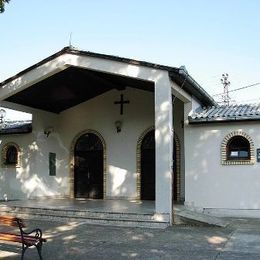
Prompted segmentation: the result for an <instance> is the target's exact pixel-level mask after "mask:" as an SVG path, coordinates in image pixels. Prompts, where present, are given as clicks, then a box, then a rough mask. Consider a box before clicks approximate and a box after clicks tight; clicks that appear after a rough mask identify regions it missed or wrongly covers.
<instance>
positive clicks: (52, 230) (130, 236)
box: [0, 220, 260, 260]
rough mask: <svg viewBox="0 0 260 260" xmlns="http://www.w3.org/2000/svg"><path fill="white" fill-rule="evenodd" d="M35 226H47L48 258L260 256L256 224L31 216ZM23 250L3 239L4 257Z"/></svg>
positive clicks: (0, 253) (30, 254)
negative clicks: (117, 222)
mask: <svg viewBox="0 0 260 260" xmlns="http://www.w3.org/2000/svg"><path fill="white" fill-rule="evenodd" d="M34 227H40V228H42V230H43V233H44V236H46V237H47V240H48V241H47V243H46V244H44V246H43V259H44V260H49V259H50V260H52V259H54V260H59V259H66V260H70V259H72V260H74V259H75V260H77V259H79V260H80V259H82V260H85V259H113V260H114V259H175V260H176V259H177V260H178V259H182V260H183V259H184V260H186V259H187V260H188V259H189V260H190V259H214V260H215V259H217V260H218V259H221V260H223V259H260V257H259V256H260V252H259V247H258V242H260V228H258V229H256V228H255V226H254V229H252V230H251V229H242V230H241V229H238V228H234V229H233V228H213V227H197V226H175V227H169V228H167V229H165V230H162V229H142V228H120V227H110V226H94V225H87V224H84V223H77V222H70V223H65V222H57V221H38V220H37V221H36V220H34V221H29V223H28V229H33V228H34ZM238 248H239V249H240V250H239V251H238ZM20 253H21V251H20V248H19V247H18V246H17V245H6V244H3V243H0V259H10V260H16V259H20ZM241 256H243V257H241ZM257 257H258V258H257ZM26 259H28V260H29V259H33V260H34V259H38V256H37V251H36V249H35V248H33V249H30V250H28V251H27V252H26V255H25V259H24V260H26Z"/></svg>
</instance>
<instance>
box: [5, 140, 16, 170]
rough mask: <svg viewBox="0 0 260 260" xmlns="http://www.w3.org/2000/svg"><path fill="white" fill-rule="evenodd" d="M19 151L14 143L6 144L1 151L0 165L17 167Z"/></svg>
mask: <svg viewBox="0 0 260 260" xmlns="http://www.w3.org/2000/svg"><path fill="white" fill-rule="evenodd" d="M19 156H20V149H19V146H18V145H17V144H15V143H7V144H6V145H5V146H4V147H3V150H2V165H3V166H4V167H18V166H19V161H20V158H19Z"/></svg>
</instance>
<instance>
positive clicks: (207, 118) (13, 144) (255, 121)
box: [0, 47, 260, 218]
mask: <svg viewBox="0 0 260 260" xmlns="http://www.w3.org/2000/svg"><path fill="white" fill-rule="evenodd" d="M0 88H1V89H0V100H1V106H3V107H5V108H10V109H15V110H18V111H23V112H27V113H31V114H32V122H31V124H27V125H26V126H25V127H23V128H20V130H21V131H19V129H18V131H17V130H10V131H9V130H8V128H7V129H4V128H3V129H2V130H1V131H0V134H1V136H0V140H1V144H0V149H1V162H0V163H1V165H0V167H1V171H0V200H4V199H8V200H17V199H33V198H43V197H46V198H60V197H61V198H85V199H98V200H108V199H116V200H133V199H134V200H140V201H142V200H152V201H155V208H154V211H155V213H164V214H168V215H169V216H170V218H171V216H172V212H173V205H174V204H176V203H178V204H184V205H186V206H187V207H191V208H197V209H203V210H206V211H210V210H212V211H217V210H219V211H221V210H223V211H225V210H231V211H232V210H233V212H234V211H235V210H237V211H243V210H251V212H252V211H254V212H256V213H257V212H259V211H260V167H259V165H260V163H259V162H258V161H259V160H260V157H259V156H260V152H259V154H258V151H259V150H258V148H259V147H260V126H259V120H260V106H257V105H240V106H228V107H224V106H218V105H217V104H216V102H215V101H214V99H213V98H212V97H211V96H210V95H209V94H208V93H207V92H206V91H205V90H204V89H203V88H202V87H201V86H200V85H199V84H198V83H197V82H196V81H195V80H194V79H193V78H192V77H191V76H190V75H189V74H188V72H187V71H186V69H185V67H180V68H174V67H168V66H162V65H157V64H153V63H149V62H144V61H137V60H131V59H127V58H121V57H116V56H110V55H103V54H98V53H92V52H86V51H79V50H76V49H74V48H71V47H66V48H64V49H62V50H61V51H59V52H58V53H56V54H54V55H52V56H50V57H48V58H46V59H44V60H42V61H41V62H39V63H37V64H35V65H33V66H31V67H29V68H27V69H25V70H24V71H21V72H20V73H18V74H17V75H15V76H13V77H11V78H9V79H7V80H5V81H4V82H2V83H0ZM18 128H19V127H18ZM257 155H259V156H257Z"/></svg>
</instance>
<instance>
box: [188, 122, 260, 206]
mask: <svg viewBox="0 0 260 260" xmlns="http://www.w3.org/2000/svg"><path fill="white" fill-rule="evenodd" d="M232 131H243V132H245V133H247V134H248V135H249V136H250V137H251V138H252V139H253V142H254V148H255V150H256V148H259V147H260V125H259V122H242V123H219V124H203V125H186V126H185V146H186V149H185V170H186V178H185V203H186V205H188V206H192V207H198V208H229V209H260V163H257V162H255V163H254V164H253V165H222V164H221V143H222V141H223V139H224V137H225V136H226V135H228V134H229V133H231V132H232Z"/></svg>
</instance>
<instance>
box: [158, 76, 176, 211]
mask: <svg viewBox="0 0 260 260" xmlns="http://www.w3.org/2000/svg"><path fill="white" fill-rule="evenodd" d="M172 160H173V113H172V91H171V84H170V79H169V76H168V73H162V76H161V77H159V79H158V80H157V81H156V82H155V163H156V167H155V183H156V190H155V191H156V192H155V211H156V212H157V213H170V216H172V165H173V161H172Z"/></svg>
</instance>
